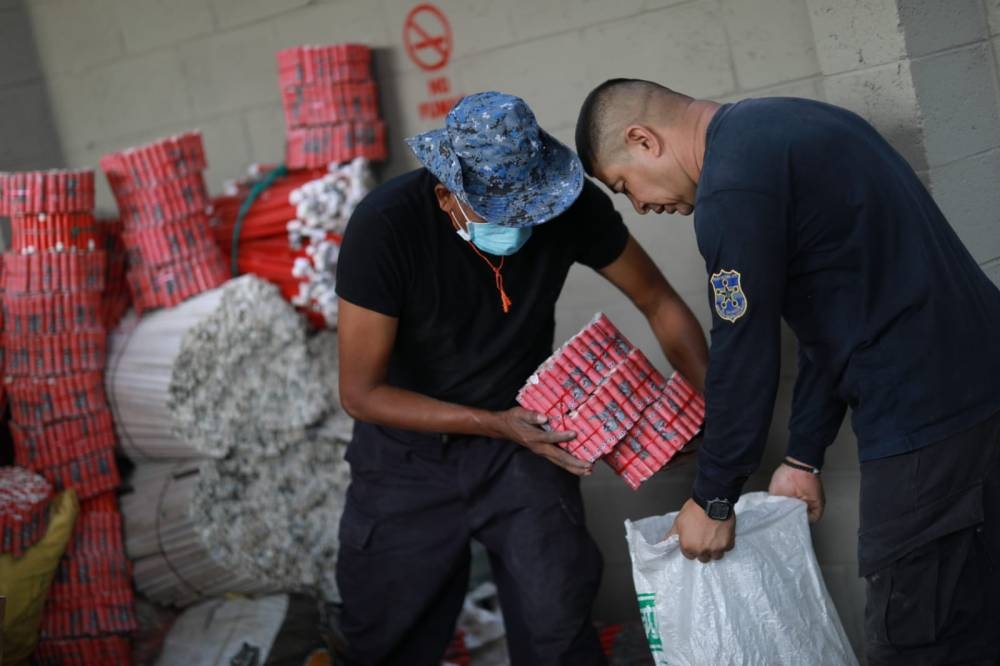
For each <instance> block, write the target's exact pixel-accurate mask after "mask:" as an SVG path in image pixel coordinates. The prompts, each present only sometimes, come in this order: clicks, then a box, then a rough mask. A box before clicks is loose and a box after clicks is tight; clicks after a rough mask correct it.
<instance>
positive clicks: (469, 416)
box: [341, 384, 502, 437]
mask: <svg viewBox="0 0 1000 666" xmlns="http://www.w3.org/2000/svg"><path fill="white" fill-rule="evenodd" d="M341 400H342V401H343V406H344V410H345V411H346V412H347V413H348V414H350V415H351V416H352V417H353V418H355V419H358V420H359V421H366V422H368V423H376V424H378V425H384V426H389V427H391V428H400V429H403V430H415V431H419V432H439V433H454V434H464V435H482V436H486V437H499V436H501V435H502V433H501V430H500V424H499V423H498V421H497V418H496V412H491V411H489V410H485V409H476V408H474V407H467V406H464V405H458V404H455V403H451V402H445V401H442V400H436V399H434V398H431V397H429V396H426V395H422V394H420V393H415V392H413V391H407V390H404V389H400V388H397V387H395V386H390V385H388V384H380V385H378V386H375V387H372V388H369V389H363V390H359V389H355V390H352V391H348V392H347V393H343V394H342V395H341Z"/></svg>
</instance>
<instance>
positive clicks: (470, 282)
mask: <svg viewBox="0 0 1000 666" xmlns="http://www.w3.org/2000/svg"><path fill="white" fill-rule="evenodd" d="M436 184H437V180H436V179H435V178H434V176H433V175H431V174H430V172H428V171H427V170H426V169H418V170H416V171H412V172H409V173H406V174H403V175H401V176H398V177H397V178H394V179H393V180H390V181H389V182H387V183H385V184H383V185H381V186H379V187H377V188H376V189H375V190H373V191H372V192H371V193H370V194H369V195H368V196H367V197H366V198H365V200H364V201H362V202H361V204H360V205H359V206H358V207H357V209H356V210H355V211H354V215H352V216H351V220H350V222H349V223H348V225H347V230H346V232H345V233H344V242H343V245H342V246H341V248H340V257H339V260H338V263H337V294H338V295H339V296H340V297H341V298H343V299H344V300H346V301H349V302H351V303H353V304H355V305H358V306H361V307H363V308H366V309H369V310H373V311H375V312H380V313H382V314H385V315H388V316H391V317H396V318H398V319H399V327H398V331H397V334H396V343H395V347H394V349H393V353H392V358H391V360H390V364H389V377H388V381H389V383H390V384H391V385H393V386H397V387H399V388H403V389H408V390H411V391H415V392H417V393H422V394H424V395H428V396H431V397H433V398H437V399H440V400H445V401H448V402H454V403H459V404H463V405H469V406H473V407H481V408H484V409H505V408H507V407H511V406H513V405H514V398H515V395H516V394H517V391H518V389H519V388H520V387H521V386H522V385H523V384H524V381H525V380H526V379H527V378H528V376H529V375H530V374H531V373H532V372H533V371H534V370H535V368H536V367H537V366H538V364H539V363H541V362H542V361H544V360H545V358H546V357H547V356H548V355H549V354H550V353H551V351H552V339H553V334H554V330H555V303H556V300H557V299H558V298H559V294H560V292H561V291H562V287H563V283H564V282H565V281H566V275H567V273H568V272H569V269H570V266H572V265H573V263H574V262H580V263H582V264H585V265H587V266H590V267H591V268H594V269H595V270H596V269H600V268H603V267H605V266H607V265H608V264H610V263H611V262H612V261H614V260H615V259H617V258H618V257H619V256H620V255H621V253H622V251H623V250H624V249H625V243H626V242H627V240H628V230H627V229H626V228H625V225H624V223H623V222H622V219H621V216H620V215H619V214H618V213H617V212H616V211H615V209H614V207H613V206H612V204H611V200H610V199H609V198H608V196H607V195H606V194H604V193H603V192H602V191H601V190H600V189H598V188H597V186H596V185H594V184H593V183H591V182H589V181H587V182H586V183H584V187H583V191H582V193H581V194H580V197H579V198H578V199H577V200H576V202H574V203H573V205H572V206H570V208H569V209H567V210H566V212H564V213H563V214H562V215H560V216H558V217H556V218H555V219H552V220H550V221H548V222H546V223H544V224H541V225H539V226H536V227H535V228H534V231H533V233H532V236H531V238H530V239H529V240H528V242H527V243H526V244H525V245H524V247H522V248H521V249H520V250H519V251H518V252H516V253H514V254H513V255H511V256H509V257H505V258H503V269H502V275H503V281H504V287H505V289H506V292H507V294H508V295H509V296H510V299H511V307H510V312H509V313H507V314H504V312H503V309H502V307H501V303H500V294H499V292H498V291H497V286H496V279H495V277H494V274H493V271H492V270H491V269H490V267H489V266H488V265H487V264H486V262H485V261H484V260H483V259H482V258H481V257H480V256H478V255H477V254H476V253H475V252H474V251H473V249H472V248H471V247H470V246H469V244H468V243H467V242H466V241H464V240H462V239H461V238H459V237H458V235H457V234H456V233H455V229H454V227H453V225H452V222H451V220H450V219H449V216H448V215H447V214H446V213H445V212H444V211H442V210H441V209H440V208H439V207H438V204H437V199H436V197H435V195H434V185H436ZM483 254H484V256H486V257H488V258H489V259H490V261H492V262H493V264H494V265H495V266H496V265H499V264H500V259H501V258H500V257H495V256H492V255H489V254H486V253H483Z"/></svg>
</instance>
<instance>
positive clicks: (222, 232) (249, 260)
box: [212, 167, 326, 326]
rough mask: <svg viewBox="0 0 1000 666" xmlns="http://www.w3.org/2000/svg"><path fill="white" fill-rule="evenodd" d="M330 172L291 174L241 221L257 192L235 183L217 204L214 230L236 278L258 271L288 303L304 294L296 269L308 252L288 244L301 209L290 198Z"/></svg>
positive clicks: (315, 316)
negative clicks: (290, 227)
mask: <svg viewBox="0 0 1000 666" xmlns="http://www.w3.org/2000/svg"><path fill="white" fill-rule="evenodd" d="M273 168H274V167H263V168H261V169H260V170H261V171H262V173H265V174H266V173H268V172H270V171H271V170H272V169H273ZM325 174H326V169H325V168H324V169H296V170H289V171H288V172H287V173H285V174H284V175H282V176H280V177H277V178H275V180H274V182H272V183H271V184H270V185H269V186H268V187H267V188H265V189H263V190H261V191H260V192H259V193H257V195H256V197H255V198H254V200H253V202H252V203H251V204H250V206H249V207H248V208H247V209H246V211H245V213H244V215H243V217H242V219H239V220H238V217H239V212H240V210H241V208H242V207H243V206H244V204H245V203H246V201H247V197H248V196H249V195H250V191H251V190H252V189H253V185H254V181H252V180H248V181H241V182H238V183H235V184H234V185H233V191H232V193H230V194H226V195H223V196H219V197H216V198H214V199H213V200H212V204H213V206H214V208H215V214H216V220H217V224H216V226H215V227H213V229H212V232H213V234H214V235H215V240H216V242H217V243H218V244H219V247H220V248H222V252H223V254H224V255H225V256H226V257H227V260H228V262H229V268H230V272H231V273H232V274H233V275H243V274H245V273H253V274H254V275H257V276H260V277H262V278H264V279H266V280H269V281H270V282H273V283H274V284H276V285H277V286H278V287H279V288H280V289H281V293H282V294H283V295H284V297H285V298H286V299H288V300H291V299H292V298H293V297H294V296H295V295H296V294H298V293H299V283H300V282H301V279H300V278H297V277H295V276H294V275H292V266H293V265H294V263H295V259H296V258H297V257H302V256H305V251H304V250H303V249H298V250H295V249H292V247H291V246H290V245H289V243H288V222H289V221H291V220H293V219H295V206H293V205H292V204H291V203H289V201H288V198H289V195H290V194H291V193H292V191H293V190H296V189H298V188H300V187H302V186H303V185H304V184H306V183H308V182H310V181H313V180H317V179H319V178H322V177H323V176H324V175H325ZM237 221H238V222H239V227H238V228H237ZM234 257H235V265H234V262H233V259H234ZM234 269H235V270H234ZM307 314H308V316H309V317H310V319H311V320H312V321H313V323H314V324H316V325H317V326H322V325H323V318H322V317H321V316H320V315H319V314H318V313H307Z"/></svg>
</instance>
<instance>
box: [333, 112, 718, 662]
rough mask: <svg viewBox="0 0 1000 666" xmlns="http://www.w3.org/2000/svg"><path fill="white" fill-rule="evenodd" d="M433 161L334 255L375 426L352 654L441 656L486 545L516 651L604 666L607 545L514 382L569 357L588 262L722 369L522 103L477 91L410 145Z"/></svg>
mask: <svg viewBox="0 0 1000 666" xmlns="http://www.w3.org/2000/svg"><path fill="white" fill-rule="evenodd" d="M408 143H409V145H410V148H411V149H412V150H413V152H414V153H415V154H416V156H417V157H418V158H419V159H420V161H421V162H422V164H423V166H424V168H422V169H418V170H416V171H413V172H410V173H406V174H403V175H402V176H399V177H397V178H395V179H393V180H391V181H389V182H387V183H385V184H384V185H382V186H380V187H378V188H376V189H375V190H374V191H373V192H372V193H371V194H370V195H369V196H368V197H367V198H366V199H365V200H364V201H363V202H362V203H361V205H359V206H358V208H357V210H356V211H355V213H354V215H353V216H352V218H351V221H350V223H349V225H348V227H347V231H346V233H345V236H344V242H343V246H342V248H341V252H340V258H339V264H338V268H337V293H338V295H339V296H340V321H339V335H340V392H341V400H342V402H343V405H344V408H345V409H346V410H347V412H348V413H350V414H351V415H352V416H353V417H354V418H355V419H357V423H356V426H355V431H354V437H353V440H352V441H351V444H350V447H349V450H348V460H349V461H350V463H351V473H352V481H351V486H350V488H349V490H348V493H347V503H346V507H345V509H344V516H343V519H342V521H341V525H340V541H341V551H340V554H339V562H338V567H337V580H338V585H339V587H340V592H341V595H342V597H343V602H344V605H343V614H342V629H343V632H344V634H345V637H346V639H347V642H348V644H349V651H350V653H351V654H350V657H349V659H350V660H351V663H359V664H406V665H407V666H420V665H421V664H428V665H431V664H433V665H435V666H436V664H438V663H439V661H440V659H441V655H442V654H443V653H444V650H445V648H446V646H447V645H448V643H449V641H450V640H451V638H452V635H453V633H454V630H455V621H456V618H457V616H458V613H459V611H460V610H461V608H462V602H463V599H464V596H465V593H466V587H467V585H468V577H469V565H470V555H469V546H470V541H471V540H472V539H475V540H477V541H479V542H480V543H482V544H483V545H484V546H485V548H486V549H487V551H488V552H489V555H490V561H491V566H492V570H493V575H494V579H495V580H496V583H497V587H498V589H499V595H500V602H501V605H502V607H503V614H504V622H505V626H506V631H507V636H508V645H509V651H510V655H511V661H512V663H513V664H514V665H515V666H518V665H523V666H546V665H548V664H552V665H555V664H573V665H574V666H588V665H591V664H603V663H605V660H604V656H603V654H602V651H601V648H600V645H599V643H598V640H597V636H596V633H595V631H594V629H593V626H592V624H591V620H590V609H591V606H592V604H593V600H594V597H595V595H596V593H597V589H598V585H599V583H600V577H601V569H602V560H601V554H600V551H599V550H598V548H597V546H596V544H595V543H594V541H593V539H592V538H591V537H590V534H589V533H588V531H587V528H586V526H585V524H584V515H583V506H582V499H581V496H580V488H579V477H581V476H586V475H588V474H590V472H591V467H590V465H589V464H588V463H584V462H582V461H580V460H578V459H576V458H574V457H573V456H571V455H570V454H568V453H567V452H565V451H564V450H562V449H561V448H560V447H559V446H558V443H559V442H563V441H568V440H571V439H573V437H574V436H575V434H574V433H572V432H550V431H546V430H544V429H543V428H542V427H541V426H542V425H543V424H544V423H545V417H544V416H543V415H542V414H537V413H534V412H530V411H527V410H525V409H522V408H520V407H517V406H516V403H515V395H516V393H517V391H518V389H519V388H520V387H521V386H522V385H523V383H524V382H525V380H526V379H527V378H528V376H529V375H530V374H531V373H532V372H533V371H534V370H535V368H536V367H537V366H538V364H539V363H541V362H542V361H543V360H544V359H545V358H546V357H547V356H548V355H549V354H550V353H551V351H552V343H553V335H554V329H555V303H556V299H557V298H558V297H559V293H560V291H561V290H562V286H563V283H564V282H565V280H566V276H567V273H568V271H569V269H570V267H571V266H572V265H573V264H574V263H577V262H579V263H582V264H584V265H587V266H589V267H591V268H593V269H594V270H596V271H598V272H600V273H601V275H603V276H604V277H605V278H606V279H608V280H609V281H610V282H611V283H612V284H614V285H615V286H617V287H618V288H619V289H621V290H622V291H623V292H624V293H625V294H626V295H627V296H628V297H629V298H630V299H631V300H632V301H633V302H634V303H635V304H636V306H637V307H639V309H640V310H641V311H642V312H643V314H644V315H645V316H646V317H647V319H648V321H649V324H650V327H651V328H652V330H653V333H654V334H655V335H656V338H657V340H658V341H659V342H660V345H661V346H662V348H663V351H664V352H665V354H666V356H667V358H668V359H669V361H670V363H671V364H672V365H673V366H674V367H675V368H677V369H678V370H679V371H681V372H682V373H683V374H685V375H686V376H687V377H688V378H689V379H690V380H691V381H692V382H693V383H694V384H695V385H696V386H698V387H699V388H700V387H701V386H702V383H703V382H704V377H705V370H706V358H707V349H706V345H705V338H704V335H703V333H702V330H701V328H700V327H699V325H698V323H697V321H696V320H695V318H694V316H693V315H692V314H691V311H690V310H689V309H688V307H687V306H686V305H685V304H684V303H683V301H681V299H680V298H679V297H678V296H677V294H676V293H675V292H674V290H673V289H672V288H671V287H670V285H669V284H668V283H667V281H666V279H665V278H664V277H663V275H662V274H661V273H660V271H659V269H658V268H657V267H656V266H655V265H654V264H653V262H652V261H651V260H650V258H649V257H648V256H647V255H646V253H645V252H644V251H643V250H642V248H641V247H640V246H639V245H638V244H637V243H636V242H635V240H634V239H633V238H632V237H631V236H630V235H629V233H628V231H627V229H626V228H625V226H624V224H623V222H622V219H621V216H620V215H619V214H618V213H617V212H615V210H614V208H613V207H612V205H611V202H610V199H609V198H608V197H607V196H606V195H605V194H604V193H602V192H601V191H600V190H599V189H598V188H597V186H595V185H594V184H592V183H590V182H589V181H586V180H585V178H584V176H583V168H582V165H581V163H580V161H579V159H578V158H577V157H576V155H574V154H573V153H572V152H571V151H570V150H569V149H568V148H567V147H566V146H564V145H562V144H561V143H559V142H558V141H556V140H555V139H554V138H553V137H551V136H550V135H549V134H547V133H546V132H544V131H543V130H541V128H539V126H538V124H537V122H536V120H535V117H534V114H533V113H532V112H531V110H530V109H529V108H528V106H527V104H525V102H524V101H523V100H521V99H519V98H517V97H512V96H510V95H505V94H501V93H497V92H486V93H480V94H476V95H471V96H468V97H465V98H464V99H463V100H462V101H461V102H459V103H458V105H456V107H455V108H454V109H453V110H452V111H451V113H449V114H448V117H447V120H446V124H445V127H444V128H443V129H440V130H435V131H431V132H428V133H426V134H422V135H419V136H416V137H413V138H411V139H409V140H408Z"/></svg>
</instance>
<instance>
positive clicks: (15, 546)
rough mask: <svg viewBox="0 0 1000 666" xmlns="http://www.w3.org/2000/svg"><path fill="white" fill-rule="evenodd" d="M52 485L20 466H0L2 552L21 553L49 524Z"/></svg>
mask: <svg viewBox="0 0 1000 666" xmlns="http://www.w3.org/2000/svg"><path fill="white" fill-rule="evenodd" d="M51 501H52V485H51V484H50V483H49V482H48V481H46V480H45V479H44V478H42V477H41V476H39V475H37V474H35V473H34V472H29V471H28V470H26V469H23V468H21V467H0V553H10V554H11V555H13V556H14V557H20V556H21V555H22V554H23V553H24V551H26V550H28V549H29V548H31V547H32V546H34V545H35V544H36V543H38V541H39V539H41V538H42V537H43V536H44V535H45V530H46V529H48V526H49V503H50V502H51Z"/></svg>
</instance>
